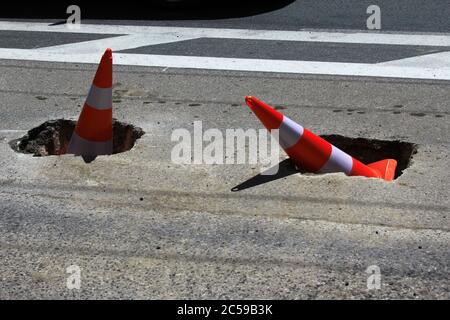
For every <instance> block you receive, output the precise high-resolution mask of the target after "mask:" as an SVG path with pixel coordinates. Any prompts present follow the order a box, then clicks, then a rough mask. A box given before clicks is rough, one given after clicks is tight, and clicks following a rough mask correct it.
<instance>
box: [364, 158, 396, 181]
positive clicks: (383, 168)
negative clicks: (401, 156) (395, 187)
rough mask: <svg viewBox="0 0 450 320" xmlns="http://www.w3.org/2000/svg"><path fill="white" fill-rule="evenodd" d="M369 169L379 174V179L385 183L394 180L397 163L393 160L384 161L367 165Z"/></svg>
mask: <svg viewBox="0 0 450 320" xmlns="http://www.w3.org/2000/svg"><path fill="white" fill-rule="evenodd" d="M367 166H368V167H369V168H371V169H373V170H375V171H377V172H379V173H380V178H381V179H384V180H386V181H392V180H394V178H395V169H396V168H397V161H396V160H394V159H386V160H381V161H378V162H374V163H371V164H368V165H367Z"/></svg>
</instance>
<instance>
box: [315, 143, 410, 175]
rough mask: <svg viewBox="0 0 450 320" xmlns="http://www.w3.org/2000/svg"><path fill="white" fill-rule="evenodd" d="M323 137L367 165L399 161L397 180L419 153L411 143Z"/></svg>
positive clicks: (396, 173)
mask: <svg viewBox="0 0 450 320" xmlns="http://www.w3.org/2000/svg"><path fill="white" fill-rule="evenodd" d="M321 137H322V138H323V139H325V140H327V141H328V142H329V143H331V144H334V145H335V146H336V147H338V148H339V149H341V150H342V151H344V152H346V153H348V154H349V155H351V156H352V157H354V158H356V159H358V160H359V161H361V162H362V163H365V164H369V163H372V162H377V161H380V160H383V159H395V160H397V163H398V164H397V169H396V170H395V179H397V178H398V177H400V176H401V175H402V174H403V171H404V170H405V169H407V168H408V167H409V166H410V164H411V160H412V158H413V156H414V155H415V154H416V153H417V145H416V144H414V143H409V142H403V141H388V140H376V139H365V138H348V137H344V136H340V135H323V136H321Z"/></svg>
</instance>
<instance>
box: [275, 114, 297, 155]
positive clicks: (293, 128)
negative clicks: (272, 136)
mask: <svg viewBox="0 0 450 320" xmlns="http://www.w3.org/2000/svg"><path fill="white" fill-rule="evenodd" d="M278 130H279V139H280V145H281V147H282V148H283V149H289V148H291V147H293V146H295V145H296V144H297V143H298V142H299V141H300V139H301V138H302V136H303V127H302V126H301V125H299V124H298V123H297V122H295V121H292V120H291V119H289V118H288V117H286V116H284V117H283V122H282V123H281V125H280V127H279V128H278Z"/></svg>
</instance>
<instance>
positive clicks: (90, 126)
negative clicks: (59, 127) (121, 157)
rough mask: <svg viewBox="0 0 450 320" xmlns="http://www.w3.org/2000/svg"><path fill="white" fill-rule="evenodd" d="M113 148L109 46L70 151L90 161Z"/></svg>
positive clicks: (68, 151)
mask: <svg viewBox="0 0 450 320" xmlns="http://www.w3.org/2000/svg"><path fill="white" fill-rule="evenodd" d="M112 152H113V130H112V50H111V49H106V51H105V53H104V54H103V57H102V60H101V61H100V65H99V67H98V69H97V73H96V74H95V78H94V81H93V83H92V86H91V90H90V91H89V94H88V96H87V99H86V102H85V103H84V106H83V109H82V111H81V114H80V117H79V119H78V122H77V125H76V127H75V131H74V133H73V135H72V138H71V139H70V142H69V146H68V148H67V154H74V155H76V156H82V157H83V159H84V161H85V162H87V163H89V162H92V161H94V160H95V158H96V157H97V156H99V155H110V154H112Z"/></svg>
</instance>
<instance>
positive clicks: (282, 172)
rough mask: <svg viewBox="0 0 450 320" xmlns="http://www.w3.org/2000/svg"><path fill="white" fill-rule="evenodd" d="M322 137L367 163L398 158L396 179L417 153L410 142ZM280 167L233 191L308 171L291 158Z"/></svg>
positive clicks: (415, 146) (247, 181)
mask: <svg viewBox="0 0 450 320" xmlns="http://www.w3.org/2000/svg"><path fill="white" fill-rule="evenodd" d="M321 137H322V138H324V139H325V140H327V141H328V142H330V143H331V144H334V145H335V146H336V147H338V148H339V149H341V150H342V151H344V152H346V153H348V154H349V155H351V156H353V157H354V158H356V159H358V160H360V161H361V162H363V163H365V164H369V163H372V162H377V161H380V160H383V159H395V160H397V162H398V165H397V169H396V171H395V179H397V178H398V177H400V176H401V175H402V174H403V171H404V170H405V169H407V168H408V167H409V166H410V165H411V161H412V158H413V156H414V155H415V154H416V153H417V145H416V144H414V143H409V142H403V141H387V140H375V139H365V138H348V137H344V136H340V135H322V136H321ZM278 169H279V170H278V172H277V174H275V175H264V174H258V175H256V176H254V177H252V178H250V179H248V180H246V181H244V182H243V183H241V184H239V185H238V186H236V187H234V188H233V189H231V191H232V192H238V191H242V190H245V189H249V188H253V187H256V186H259V185H262V184H266V183H269V182H273V181H276V180H280V179H284V178H286V177H288V176H291V175H294V174H297V173H298V172H301V173H307V172H306V171H304V170H301V169H297V168H296V166H295V165H294V163H293V162H292V161H291V160H290V159H286V160H284V161H282V162H281V163H279V164H278Z"/></svg>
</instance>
